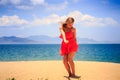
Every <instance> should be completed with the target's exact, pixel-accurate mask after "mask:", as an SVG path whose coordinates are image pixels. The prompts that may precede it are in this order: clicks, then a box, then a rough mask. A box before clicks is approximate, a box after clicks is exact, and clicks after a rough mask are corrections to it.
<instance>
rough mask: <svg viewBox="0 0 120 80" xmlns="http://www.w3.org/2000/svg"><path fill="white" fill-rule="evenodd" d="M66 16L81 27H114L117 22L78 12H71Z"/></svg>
mask: <svg viewBox="0 0 120 80" xmlns="http://www.w3.org/2000/svg"><path fill="white" fill-rule="evenodd" d="M68 16H71V17H74V18H75V20H76V23H77V24H79V25H82V26H115V25H117V24H118V22H117V21H116V20H114V19H112V18H110V17H106V18H97V17H94V16H91V15H89V14H83V13H81V12H79V11H73V12H70V13H69V14H68Z"/></svg>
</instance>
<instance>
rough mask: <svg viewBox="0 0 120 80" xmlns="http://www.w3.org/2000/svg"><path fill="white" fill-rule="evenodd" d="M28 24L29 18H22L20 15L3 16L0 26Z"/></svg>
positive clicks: (0, 19)
mask: <svg viewBox="0 0 120 80" xmlns="http://www.w3.org/2000/svg"><path fill="white" fill-rule="evenodd" d="M25 24H28V21H27V20H24V19H20V18H19V17H18V16H16V15H14V16H2V17H1V18H0V26H21V25H25Z"/></svg>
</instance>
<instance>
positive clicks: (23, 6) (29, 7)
mask: <svg viewBox="0 0 120 80" xmlns="http://www.w3.org/2000/svg"><path fill="white" fill-rule="evenodd" d="M16 8H18V9H23V10H29V9H33V7H32V6H26V5H20V6H16Z"/></svg>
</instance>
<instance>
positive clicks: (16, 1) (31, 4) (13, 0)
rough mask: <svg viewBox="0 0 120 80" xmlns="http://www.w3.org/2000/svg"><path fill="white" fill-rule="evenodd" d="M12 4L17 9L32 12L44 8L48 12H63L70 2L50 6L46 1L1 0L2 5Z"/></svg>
mask: <svg viewBox="0 0 120 80" xmlns="http://www.w3.org/2000/svg"><path fill="white" fill-rule="evenodd" d="M8 4H12V6H14V7H15V8H17V9H23V10H30V9H35V8H36V7H37V8H40V7H43V8H44V9H46V10H63V9H65V8H66V7H67V4H68V2H67V1H64V2H61V3H59V4H50V3H47V2H45V0H0V5H8Z"/></svg>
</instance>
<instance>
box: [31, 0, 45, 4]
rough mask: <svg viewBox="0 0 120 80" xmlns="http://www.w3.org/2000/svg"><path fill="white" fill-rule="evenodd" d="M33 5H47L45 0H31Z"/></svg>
mask: <svg viewBox="0 0 120 80" xmlns="http://www.w3.org/2000/svg"><path fill="white" fill-rule="evenodd" d="M30 1H31V3H32V4H33V5H43V4H45V1H44V0H30Z"/></svg>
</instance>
